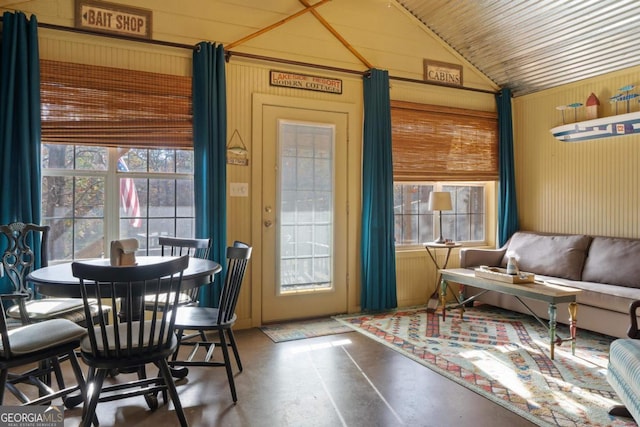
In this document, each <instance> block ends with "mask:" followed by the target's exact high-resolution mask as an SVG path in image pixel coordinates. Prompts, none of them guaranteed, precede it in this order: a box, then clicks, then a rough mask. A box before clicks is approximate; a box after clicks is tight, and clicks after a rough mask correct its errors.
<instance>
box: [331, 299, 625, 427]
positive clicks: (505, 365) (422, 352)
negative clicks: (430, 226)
mask: <svg viewBox="0 0 640 427" xmlns="http://www.w3.org/2000/svg"><path fill="white" fill-rule="evenodd" d="M578 315H579V311H578ZM336 319H338V320H339V321H341V322H343V323H344V324H345V325H349V326H351V327H352V328H354V329H355V330H356V331H358V332H360V333H362V334H364V335H366V336H367V337H369V338H372V339H374V340H376V341H378V342H380V343H382V344H384V345H386V346H388V347H390V348H392V349H394V350H396V351H398V352H399V353H402V354H403V355H405V356H407V357H409V358H411V359H413V360H415V361H416V362H418V363H420V364H422V365H424V366H426V367H427V368H429V369H431V370H433V371H435V372H438V373H439V374H441V375H443V376H445V377H447V378H449V379H451V380H453V381H455V382H457V383H458V384H461V385H462V386H464V387H466V388H468V389H470V390H473V391H475V392H476V393H478V394H480V395H481V396H484V397H486V398H487V399H489V400H491V401H493V402H495V403H497V404H499V405H501V406H503V407H505V408H507V409H509V410H510V411H512V412H515V413H517V414H519V415H520V416H522V417H524V418H526V419H528V420H530V421H531V422H533V423H535V424H537V425H540V426H586V425H588V426H635V425H636V424H635V423H634V422H633V420H632V419H630V418H623V417H612V416H610V415H609V414H608V410H609V408H610V407H611V406H613V405H614V404H619V403H620V402H619V400H618V398H617V396H616V394H615V392H614V391H613V389H612V388H611V386H610V385H609V383H608V382H607V380H606V372H607V363H608V354H609V344H610V343H611V341H612V340H613V338H611V337H608V336H605V335H600V334H596V333H592V332H587V331H584V330H580V322H579V321H578V333H577V346H576V354H575V356H574V355H572V354H571V345H570V342H565V343H562V345H560V346H558V345H556V347H555V360H551V359H550V358H549V338H548V335H547V330H546V329H545V328H544V327H543V326H542V325H540V324H539V323H538V322H537V321H536V320H535V319H534V318H533V317H531V316H527V315H525V314H521V313H516V312H511V311H508V310H503V309H500V308H495V307H492V306H488V305H481V306H478V307H474V308H469V309H467V310H466V311H465V313H464V320H461V319H460V316H459V314H458V311H457V310H456V311H455V312H452V313H449V314H447V318H446V321H444V322H443V321H442V315H441V313H427V310H426V307H420V308H411V309H404V310H397V311H394V312H388V313H380V314H367V315H356V316H351V315H347V316H338V317H336ZM557 332H558V336H560V337H563V338H565V337H567V336H569V330H568V327H566V326H564V325H559V327H558V328H557ZM461 404H463V403H461Z"/></svg>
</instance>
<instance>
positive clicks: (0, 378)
mask: <svg viewBox="0 0 640 427" xmlns="http://www.w3.org/2000/svg"><path fill="white" fill-rule="evenodd" d="M8 377H9V370H8V369H3V370H2V371H0V405H2V404H3V403H4V388H5V386H6V385H7V378H8Z"/></svg>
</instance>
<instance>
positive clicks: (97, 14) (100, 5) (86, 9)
mask: <svg viewBox="0 0 640 427" xmlns="http://www.w3.org/2000/svg"><path fill="white" fill-rule="evenodd" d="M75 25H76V28H84V29H87V30H92V31H99V32H103V33H113V34H119V35H123V36H133V37H141V38H145V39H150V38H151V11H150V10H146V9H138V8H137V7H129V6H121V5H119V4H113V3H106V2H103V1H95V0H76V14H75Z"/></svg>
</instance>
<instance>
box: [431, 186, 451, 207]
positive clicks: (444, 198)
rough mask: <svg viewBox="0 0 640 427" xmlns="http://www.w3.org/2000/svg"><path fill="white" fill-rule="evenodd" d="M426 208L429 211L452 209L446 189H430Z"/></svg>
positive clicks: (449, 194) (449, 195)
mask: <svg viewBox="0 0 640 427" xmlns="http://www.w3.org/2000/svg"><path fill="white" fill-rule="evenodd" d="M427 209H429V210H430V211H450V210H452V209H453V207H452V205H451V193H449V192H448V191H432V192H431V193H430V194H429V204H428V206H427Z"/></svg>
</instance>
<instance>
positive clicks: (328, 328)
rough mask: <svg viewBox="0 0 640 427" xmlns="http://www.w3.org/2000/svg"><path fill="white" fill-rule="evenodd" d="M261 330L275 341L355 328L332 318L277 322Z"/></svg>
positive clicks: (299, 338) (343, 331)
mask: <svg viewBox="0 0 640 427" xmlns="http://www.w3.org/2000/svg"><path fill="white" fill-rule="evenodd" d="M260 330H261V331H262V332H264V333H265V334H266V335H267V336H268V337H269V338H271V340H272V341H273V342H275V343H278V342H285V341H293V340H301V339H305V338H314V337H321V336H325V335H334V334H344V333H347V332H353V328H351V327H349V326H348V325H344V324H342V323H340V322H338V321H336V320H334V319H330V318H326V319H314V320H304V321H297V322H286V323H275V324H272V325H266V326H262V327H260Z"/></svg>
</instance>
